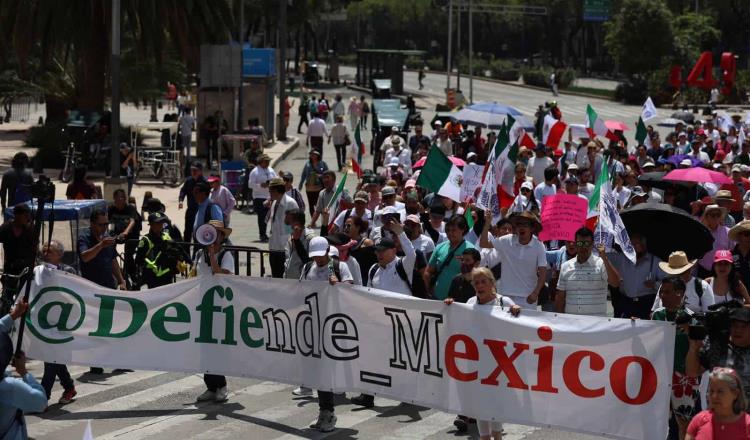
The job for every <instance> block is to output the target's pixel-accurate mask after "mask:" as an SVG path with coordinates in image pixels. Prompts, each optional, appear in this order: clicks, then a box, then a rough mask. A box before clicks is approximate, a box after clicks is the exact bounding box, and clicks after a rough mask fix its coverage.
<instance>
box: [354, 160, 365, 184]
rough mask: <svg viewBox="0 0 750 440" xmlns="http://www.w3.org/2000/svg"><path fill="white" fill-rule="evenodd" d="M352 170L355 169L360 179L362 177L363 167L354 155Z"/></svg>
mask: <svg viewBox="0 0 750 440" xmlns="http://www.w3.org/2000/svg"><path fill="white" fill-rule="evenodd" d="M352 171H354V174H356V175H357V178H358V179H361V178H362V174H363V172H362V167H361V166H359V162H357V160H356V159H354V158H353V157H352Z"/></svg>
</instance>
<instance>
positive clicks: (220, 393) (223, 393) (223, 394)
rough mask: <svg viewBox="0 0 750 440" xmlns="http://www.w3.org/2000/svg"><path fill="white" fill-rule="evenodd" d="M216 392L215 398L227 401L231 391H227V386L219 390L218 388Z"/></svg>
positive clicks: (218, 400)
mask: <svg viewBox="0 0 750 440" xmlns="http://www.w3.org/2000/svg"><path fill="white" fill-rule="evenodd" d="M214 394H215V397H214V400H215V401H216V402H226V401H227V399H228V397H227V395H228V394H229V393H228V392H227V387H221V388H219V389H218V390H216V393H214Z"/></svg>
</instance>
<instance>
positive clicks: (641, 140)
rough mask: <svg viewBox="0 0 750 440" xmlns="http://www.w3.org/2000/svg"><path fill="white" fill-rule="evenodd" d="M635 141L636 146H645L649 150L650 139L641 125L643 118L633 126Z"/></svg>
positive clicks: (644, 127) (642, 124)
mask: <svg viewBox="0 0 750 440" xmlns="http://www.w3.org/2000/svg"><path fill="white" fill-rule="evenodd" d="M635 140H637V141H638V145H645V146H646V148H648V149H649V150H650V149H651V137H649V135H648V132H647V131H646V124H644V123H643V117H639V118H638V123H637V124H635Z"/></svg>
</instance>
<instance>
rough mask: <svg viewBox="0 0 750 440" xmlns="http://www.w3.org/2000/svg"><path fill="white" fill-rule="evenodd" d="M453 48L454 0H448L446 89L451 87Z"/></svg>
mask: <svg viewBox="0 0 750 440" xmlns="http://www.w3.org/2000/svg"><path fill="white" fill-rule="evenodd" d="M452 48H453V0H449V1H448V60H447V62H446V70H447V72H446V73H447V74H446V75H445V77H446V80H447V82H446V84H445V90H446V91H447V90H448V89H450V88H451V49H452Z"/></svg>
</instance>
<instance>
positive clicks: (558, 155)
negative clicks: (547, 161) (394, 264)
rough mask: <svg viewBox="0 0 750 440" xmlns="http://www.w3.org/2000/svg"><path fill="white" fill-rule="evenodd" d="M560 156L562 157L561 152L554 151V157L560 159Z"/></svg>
mask: <svg viewBox="0 0 750 440" xmlns="http://www.w3.org/2000/svg"><path fill="white" fill-rule="evenodd" d="M562 155H563V152H562V150H559V149H558V150H555V157H562Z"/></svg>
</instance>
